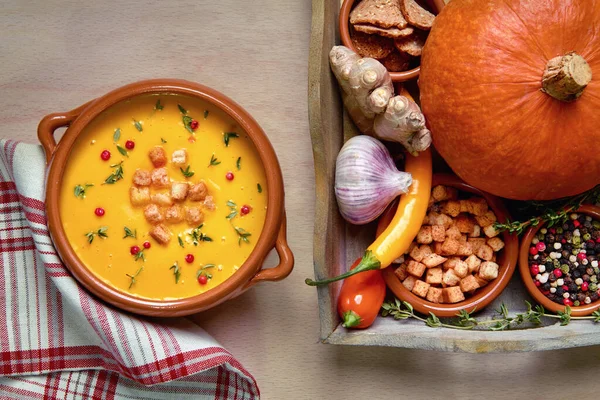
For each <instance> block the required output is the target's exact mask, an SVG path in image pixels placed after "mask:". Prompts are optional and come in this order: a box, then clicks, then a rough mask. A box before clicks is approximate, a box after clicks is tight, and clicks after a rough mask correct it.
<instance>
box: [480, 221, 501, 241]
mask: <svg viewBox="0 0 600 400" xmlns="http://www.w3.org/2000/svg"><path fill="white" fill-rule="evenodd" d="M483 233H484V234H485V236H487V237H489V238H492V237H496V236H498V235H499V234H500V232H498V230H496V228H494V224H492V225H488V226H486V227H485V228H483Z"/></svg>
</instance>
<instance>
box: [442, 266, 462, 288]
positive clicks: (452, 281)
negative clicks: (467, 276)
mask: <svg viewBox="0 0 600 400" xmlns="http://www.w3.org/2000/svg"><path fill="white" fill-rule="evenodd" d="M458 282H460V278H459V277H458V276H457V275H456V274H455V273H454V270H453V269H449V270H447V271H446V272H444V274H443V275H442V283H443V284H444V285H446V286H455V285H458Z"/></svg>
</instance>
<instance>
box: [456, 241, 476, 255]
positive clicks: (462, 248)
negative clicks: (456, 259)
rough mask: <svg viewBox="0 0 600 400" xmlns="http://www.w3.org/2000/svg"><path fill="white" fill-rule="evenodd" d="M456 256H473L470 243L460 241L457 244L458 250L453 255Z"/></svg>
mask: <svg viewBox="0 0 600 400" xmlns="http://www.w3.org/2000/svg"><path fill="white" fill-rule="evenodd" d="M455 254H456V255H457V256H470V255H471V254H473V247H472V246H471V243H469V242H467V241H464V242H463V241H460V242H459V244H458V250H457V251H456V253H455Z"/></svg>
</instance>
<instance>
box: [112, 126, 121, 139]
mask: <svg viewBox="0 0 600 400" xmlns="http://www.w3.org/2000/svg"><path fill="white" fill-rule="evenodd" d="M119 139H121V128H117V129H115V133H113V142H115V143H117V142H118V141H119Z"/></svg>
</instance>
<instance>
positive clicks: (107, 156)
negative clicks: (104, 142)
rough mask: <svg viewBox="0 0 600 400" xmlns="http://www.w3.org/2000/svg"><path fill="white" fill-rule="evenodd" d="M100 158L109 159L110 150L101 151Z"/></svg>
mask: <svg viewBox="0 0 600 400" xmlns="http://www.w3.org/2000/svg"><path fill="white" fill-rule="evenodd" d="M100 158H101V159H103V160H104V161H108V160H109V159H110V151H108V150H104V151H102V153H100Z"/></svg>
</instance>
